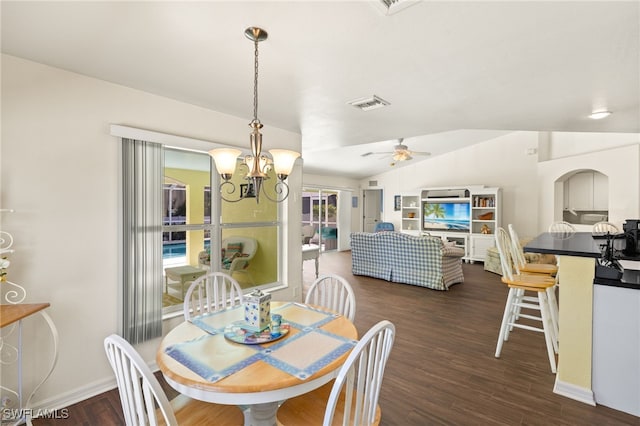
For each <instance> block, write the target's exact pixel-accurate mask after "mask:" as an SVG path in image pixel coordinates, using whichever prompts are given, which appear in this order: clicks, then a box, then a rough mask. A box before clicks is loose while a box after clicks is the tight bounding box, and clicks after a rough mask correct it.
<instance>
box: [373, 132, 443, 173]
mask: <svg viewBox="0 0 640 426" xmlns="http://www.w3.org/2000/svg"><path fill="white" fill-rule="evenodd" d="M403 140H404V138H400V139H398V144H397V145H395V146H394V147H393V151H389V152H365V153H364V154H361V157H368V156H369V155H372V154H390V155H391V158H392V159H393V161H392V162H391V163H390V164H389V165H390V166H395V165H396V163H398V162H400V161H407V160H412V159H413V156H414V155H431V153H430V152H420V151H411V150H409V147H407V146H406V145H404V144H403V143H402V141H403Z"/></svg>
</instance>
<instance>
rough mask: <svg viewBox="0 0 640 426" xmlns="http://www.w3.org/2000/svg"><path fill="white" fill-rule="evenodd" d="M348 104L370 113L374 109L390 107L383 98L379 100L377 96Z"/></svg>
mask: <svg viewBox="0 0 640 426" xmlns="http://www.w3.org/2000/svg"><path fill="white" fill-rule="evenodd" d="M347 103H348V104H349V105H353V106H354V107H356V108H360V109H361V110H363V111H370V110H372V109H376V108H382V107H385V106H387V105H390V103H389V102H387V101H385V100H384V99H382V98H379V97H378V96H376V95H373V96H372V97H370V98H362V99H355V100H353V101H349V102H347Z"/></svg>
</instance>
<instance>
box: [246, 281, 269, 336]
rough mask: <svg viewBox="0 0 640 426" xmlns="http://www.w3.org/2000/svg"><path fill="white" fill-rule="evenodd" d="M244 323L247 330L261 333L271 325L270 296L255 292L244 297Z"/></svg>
mask: <svg viewBox="0 0 640 426" xmlns="http://www.w3.org/2000/svg"><path fill="white" fill-rule="evenodd" d="M244 321H245V322H246V323H247V326H246V328H247V329H248V330H254V331H262V330H264V329H265V328H267V327H269V325H271V295H270V294H267V293H263V292H262V291H260V290H256V291H254V292H253V293H250V294H247V295H246V296H244Z"/></svg>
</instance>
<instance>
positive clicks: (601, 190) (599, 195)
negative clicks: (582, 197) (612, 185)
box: [593, 172, 609, 210]
mask: <svg viewBox="0 0 640 426" xmlns="http://www.w3.org/2000/svg"><path fill="white" fill-rule="evenodd" d="M593 209H594V210H609V178H608V177H607V176H606V175H603V174H602V173H598V172H595V173H594V174H593Z"/></svg>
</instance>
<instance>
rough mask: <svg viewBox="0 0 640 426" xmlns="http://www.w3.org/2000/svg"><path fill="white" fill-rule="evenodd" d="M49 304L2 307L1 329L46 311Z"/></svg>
mask: <svg viewBox="0 0 640 426" xmlns="http://www.w3.org/2000/svg"><path fill="white" fill-rule="evenodd" d="M49 306H50V304H49V303H19V304H17V305H0V328H2V327H4V326H6V325H9V324H12V323H14V322H16V321H20V320H21V319H23V318H26V317H28V316H29V315H33V314H35V313H36V312H38V311H41V310H43V309H46V308H48V307H49Z"/></svg>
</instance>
